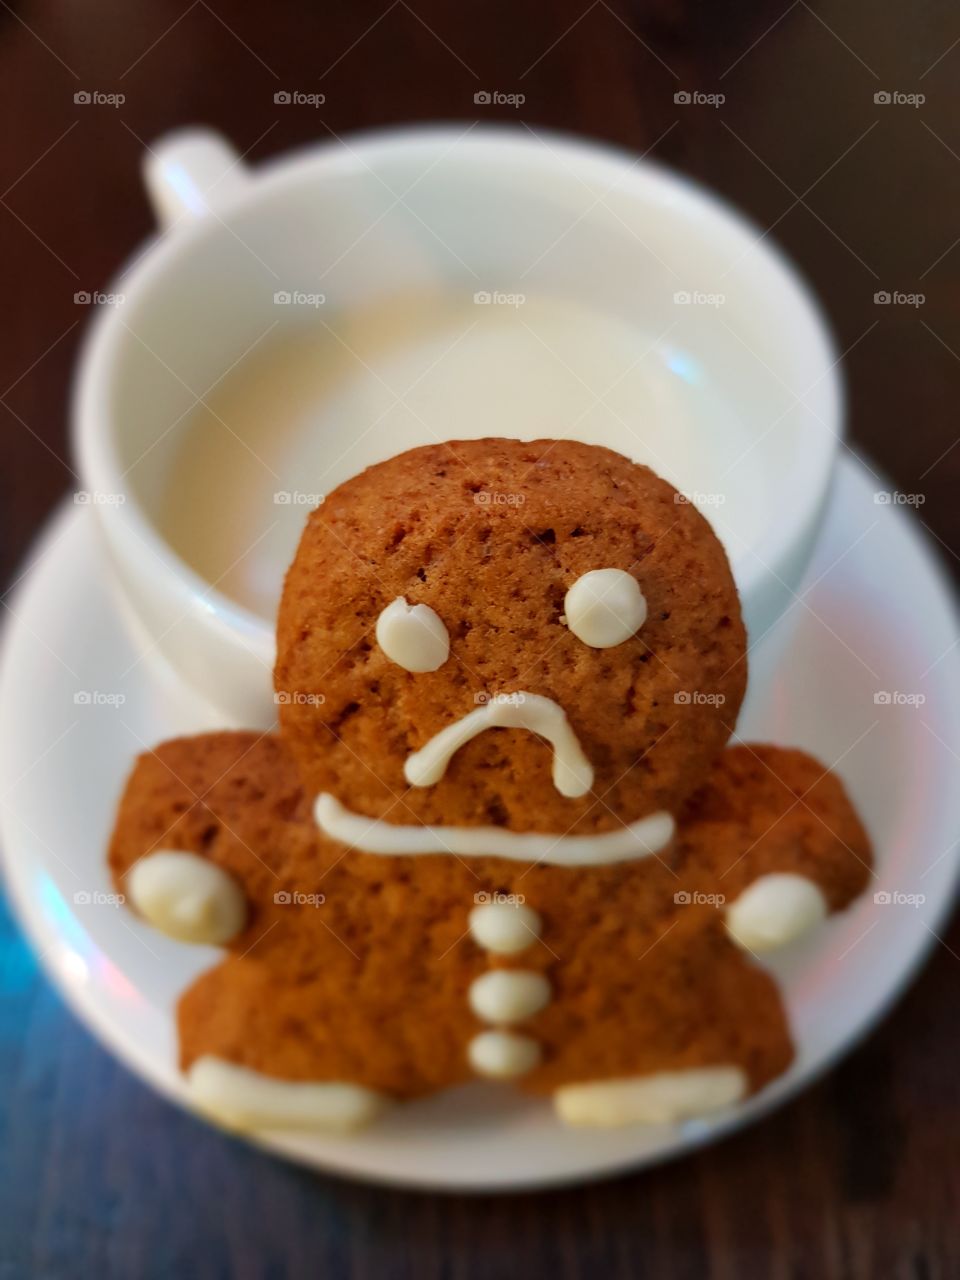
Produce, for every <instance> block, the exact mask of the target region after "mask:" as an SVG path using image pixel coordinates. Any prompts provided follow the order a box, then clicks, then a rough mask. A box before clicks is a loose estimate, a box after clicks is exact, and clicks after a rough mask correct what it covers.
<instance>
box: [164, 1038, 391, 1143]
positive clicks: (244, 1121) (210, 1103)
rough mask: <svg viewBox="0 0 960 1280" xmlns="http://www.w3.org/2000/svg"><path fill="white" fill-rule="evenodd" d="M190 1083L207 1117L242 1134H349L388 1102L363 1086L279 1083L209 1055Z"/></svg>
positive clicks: (194, 1067) (199, 1061)
mask: <svg viewBox="0 0 960 1280" xmlns="http://www.w3.org/2000/svg"><path fill="white" fill-rule="evenodd" d="M187 1081H188V1083H189V1085H190V1091H191V1093H192V1094H193V1097H194V1099H195V1100H196V1102H197V1103H198V1105H199V1106H200V1107H202V1108H203V1110H204V1111H207V1112H208V1113H209V1114H210V1115H212V1116H215V1117H216V1118H217V1119H218V1120H220V1121H222V1122H223V1123H224V1124H227V1125H230V1126H231V1127H233V1128H240V1129H279V1128H296V1129H301V1128H307V1129H333V1130H336V1131H338V1132H343V1131H345V1130H348V1129H358V1128H360V1126H361V1125H365V1124H369V1123H370V1121H371V1120H373V1119H374V1117H375V1116H376V1115H378V1114H379V1113H380V1111H382V1110H383V1108H384V1106H386V1104H387V1101H388V1099H387V1098H386V1097H384V1096H383V1095H382V1094H379V1093H375V1092H374V1091H373V1090H372V1089H365V1088H363V1087H362V1086H361V1085H356V1084H341V1083H339V1082H337V1081H331V1082H330V1083H322V1084H314V1083H303V1082H301V1081H298V1080H296V1081H295V1080H276V1079H273V1078H271V1077H270V1076H265V1075H261V1074H260V1072H259V1071H251V1069H250V1068H249V1067H241V1066H238V1065H237V1064H236V1063H235V1062H227V1061H226V1060H225V1059H223V1058H216V1057H213V1056H211V1055H209V1054H208V1055H205V1056H204V1057H202V1058H198V1059H197V1060H196V1062H194V1063H193V1065H192V1066H191V1067H190V1070H189V1071H188V1072H187Z"/></svg>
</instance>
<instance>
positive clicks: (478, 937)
mask: <svg viewBox="0 0 960 1280" xmlns="http://www.w3.org/2000/svg"><path fill="white" fill-rule="evenodd" d="M469 924H470V936H471V937H472V938H473V940H474V942H475V943H476V944H477V946H479V947H483V948H484V949H485V950H487V951H493V952H495V953H496V954H497V955H501V956H512V955H515V954H516V953H517V952H518V951H524V950H525V949H526V948H527V947H529V946H531V945H532V944H533V943H534V942H536V940H537V939H538V938H539V937H540V929H541V922H540V917H539V916H538V915H537V913H536V911H534V910H533V908H532V907H528V906H525V905H524V903H522V902H486V903H483V904H482V905H481V906H479V907H474V908H473V910H472V911H471V912H470V916H469Z"/></svg>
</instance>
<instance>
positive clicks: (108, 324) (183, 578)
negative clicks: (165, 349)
mask: <svg viewBox="0 0 960 1280" xmlns="http://www.w3.org/2000/svg"><path fill="white" fill-rule="evenodd" d="M175 132H177V133H190V132H193V131H192V130H178V131H175ZM168 136H171V137H172V136H173V135H168ZM344 141H345V142H346V143H347V145H344ZM451 142H452V143H453V144H454V147H463V148H465V149H467V150H469V151H472V152H473V153H474V155H479V154H480V153H483V152H488V153H490V155H491V158H494V159H496V160H500V161H502V160H503V159H504V157H505V155H507V154H509V153H512V154H513V156H514V157H515V158H518V159H523V160H525V161H528V162H529V160H530V159H531V158H532V157H533V156H536V158H537V159H538V160H539V161H540V162H543V160H544V154H545V152H546V155H547V157H548V158H549V162H550V163H552V164H554V165H559V164H561V159H560V157H559V156H558V155H557V154H555V153H557V152H559V153H562V157H563V159H565V160H567V161H569V162H571V165H575V166H576V172H577V174H578V176H580V177H581V178H583V177H589V176H591V174H592V175H593V176H595V177H597V178H602V177H606V178H608V179H613V178H616V182H615V184H614V185H615V186H616V187H617V188H618V190H620V191H621V192H624V193H626V194H628V195H631V194H632V195H633V196H635V197H646V198H647V199H648V200H649V199H650V197H651V196H654V197H659V198H660V199H661V200H664V201H666V202H669V203H672V204H673V205H674V206H676V207H682V208H683V209H684V211H685V212H687V213H689V214H692V215H693V216H694V217H695V218H697V219H699V221H700V222H701V223H704V224H707V223H710V222H711V221H713V222H716V221H718V220H719V221H720V222H721V223H723V224H725V226H726V228H727V229H728V230H729V231H731V232H733V233H734V234H735V235H738V236H739V237H742V238H744V239H745V242H746V243H747V244H749V246H750V250H751V252H753V253H755V254H756V255H757V257H758V260H759V263H760V269H761V271H762V272H763V274H765V275H767V276H768V277H769V278H770V283H771V287H772V288H775V289H776V290H777V292H778V295H779V296H780V298H781V299H782V300H783V301H784V302H785V303H786V305H787V306H788V307H789V310H790V312H791V319H792V320H793V321H794V322H798V323H799V324H800V325H801V326H802V327H803V329H804V330H805V332H804V336H803V341H804V342H806V343H807V344H811V343H812V344H813V346H814V347H815V348H816V347H819V349H820V351H819V354H820V356H821V358H822V363H823V364H824V371H823V373H822V374H821V375H820V377H819V378H818V379H817V380H816V382H814V383H813V384H812V385H811V390H812V389H813V387H816V386H817V385H818V384H819V383H820V382H824V383H825V384H826V386H825V390H824V395H825V401H826V412H825V416H824V417H823V418H820V416H819V415H815V417H816V419H817V422H818V423H819V424H820V429H818V430H816V431H814V432H812V433H811V435H810V439H809V441H808V442H807V445H806V447H807V449H809V450H810V451H811V456H810V458H809V462H808V466H807V479H806V483H805V485H804V486H802V487H798V490H797V491H795V493H796V492H799V493H801V494H804V495H805V501H804V502H802V503H797V502H796V501H794V502H792V503H791V504H790V505H789V506H788V507H786V508H785V510H784V511H783V512H782V513H781V520H780V524H779V527H778V531H777V533H776V534H775V535H774V536H773V538H772V539H770V538H768V539H767V540H766V541H765V543H764V546H765V553H766V559H765V560H764V561H763V562H759V563H760V568H752V566H751V565H750V564H742V568H741V574H742V583H741V584H738V585H739V594H740V595H741V597H746V595H747V593H748V591H749V590H750V589H751V587H753V586H755V585H758V584H759V581H760V580H762V578H763V577H764V575H765V574H766V573H768V572H770V571H771V565H775V564H781V565H782V564H783V562H784V561H785V560H786V559H788V557H789V556H790V554H791V552H792V551H793V550H794V549H795V548H796V547H797V546H798V545H799V544H800V543H801V542H802V541H803V538H804V536H805V534H808V533H809V530H810V527H811V523H812V521H814V520H815V519H816V517H817V514H818V513H819V512H820V511H821V510H822V507H823V503H824V501H825V498H826V495H827V492H828V488H829V482H830V477H831V474H832V471H833V466H834V462H835V458H836V455H837V452H838V449H839V445H840V442H841V440H842V438H843V434H844V430H843V428H844V409H845V396H844V387H843V381H842V378H841V377H840V375H839V374H838V372H837V369H838V365H839V357H838V356H837V354H836V352H837V348H836V343H835V342H834V339H833V334H832V331H831V328H830V324H829V322H828V320H827V317H826V314H825V313H824V311H823V308H822V307H821V305H820V303H819V300H818V299H817V297H816V295H815V294H814V292H813V290H812V289H811V287H810V285H809V284H808V283H807V281H806V279H805V278H804V277H803V275H802V274H801V273H800V271H799V270H798V268H797V267H796V266H795V265H794V263H793V261H792V260H791V259H790V258H789V256H788V255H787V254H786V252H785V251H784V250H783V249H782V248H781V247H780V246H779V245H777V244H775V243H771V241H770V239H769V237H768V236H766V234H765V233H764V232H763V231H762V230H761V228H759V227H758V225H757V224H756V223H755V222H754V221H753V220H752V219H751V218H750V217H749V216H747V215H746V214H744V213H743V212H741V211H740V209H739V208H737V207H736V206H735V205H733V204H732V203H730V202H729V201H728V200H727V199H726V198H725V197H724V196H722V195H719V194H718V193H716V192H715V191H713V190H712V189H711V188H709V187H707V186H705V185H703V184H702V183H700V182H699V181H698V180H696V179H694V178H691V177H689V176H687V175H686V174H683V173H680V172H679V171H677V170H674V169H673V168H671V167H670V166H668V165H665V164H663V163H662V162H660V161H658V160H654V159H651V158H650V157H648V156H646V155H641V156H639V157H637V156H634V155H633V154H632V153H631V152H630V151H628V150H626V149H625V148H623V147H620V146H617V145H615V144H612V143H609V142H606V141H602V140H599V141H596V140H593V139H590V138H584V137H580V136H578V135H575V134H568V133H564V132H562V131H557V130H538V131H537V133H536V134H535V135H534V134H531V133H530V132H529V131H527V130H523V129H521V128H519V127H518V126H516V125H511V124H481V125H475V126H474V127H473V128H468V129H466V130H464V129H463V127H462V123H456V122H447V123H444V124H439V125H426V126H421V125H409V126H400V127H387V128H374V129H369V130H361V131H357V132H355V133H351V134H348V135H347V136H346V139H343V140H342V139H333V138H331V139H322V140H320V141H317V142H311V143H306V144H304V145H302V146H300V147H296V148H293V149H290V150H288V151H285V152H282V153H280V154H279V155H277V156H274V157H270V158H268V159H267V160H266V161H264V162H263V163H262V164H259V165H258V166H257V167H256V168H251V169H249V170H247V171H246V181H245V182H244V183H243V184H242V186H241V187H240V188H239V189H237V190H234V191H232V192H231V193H228V194H226V195H225V196H224V198H223V200H222V201H221V202H220V203H218V206H217V212H218V218H212V217H210V216H209V215H203V214H201V215H199V216H197V217H195V218H192V219H190V220H189V221H188V222H186V224H185V225H183V226H179V227H177V228H176V229H175V230H174V231H172V232H169V233H164V232H163V231H158V232H157V233H155V234H154V235H153V236H151V237H150V238H148V240H147V241H146V242H145V243H144V244H143V245H142V246H141V247H140V249H139V250H138V251H137V253H136V254H135V256H134V258H133V260H132V261H131V262H129V263H128V264H127V265H126V267H124V268H121V270H120V271H119V272H118V277H117V283H118V284H119V283H120V281H122V285H123V292H124V294H125V295H128V296H129V295H130V294H133V293H136V294H138V295H140V296H143V295H144V294H147V293H148V291H149V290H150V288H151V287H152V286H153V285H154V284H155V282H156V281H157V280H158V279H159V278H160V277H161V276H162V275H163V273H165V272H166V270H167V269H168V267H169V265H170V263H171V262H172V261H173V260H174V259H175V258H176V257H177V256H178V255H183V254H184V253H185V252H187V251H188V250H190V249H191V248H193V247H195V246H196V245H197V244H198V243H202V242H203V241H204V240H205V239H207V238H208V237H210V236H214V235H222V234H223V228H222V226H221V224H220V221H219V215H222V216H223V217H228V216H229V215H230V213H231V212H238V211H240V210H243V211H244V212H246V211H249V210H254V209H257V208H258V207H259V208H260V209H261V210H262V209H264V208H265V207H268V206H269V205H271V204H273V203H275V202H276V201H277V200H282V199H283V196H284V194H285V193H286V192H287V191H288V190H290V189H291V188H293V187H296V186H298V185H300V184H302V183H304V182H316V181H322V180H323V179H324V178H326V177H329V176H331V175H333V174H335V173H337V172H338V171H340V172H344V171H350V170H351V169H356V168H357V167H363V166H365V165H366V164H368V163H369V162H370V160H371V158H375V156H376V153H377V152H379V151H390V152H396V151H399V150H400V149H403V148H408V149H410V148H423V149H424V150H427V151H429V150H430V149H431V148H433V149H435V148H436V147H437V146H438V145H440V144H446V145H448V146H449V144H450V143H451ZM454 147H450V151H451V153H452V151H453V149H454ZM785 327H786V325H785ZM123 332H124V326H123V325H122V323H121V322H120V319H119V318H118V317H117V316H116V315H115V314H114V313H113V312H112V310H108V309H101V310H99V311H98V313H97V315H96V316H95V317H94V319H93V322H92V323H91V324H90V326H89V328H88V330H87V333H86V334H85V335H84V339H83V342H82V344H81V349H80V356H79V362H78V370H77V374H76V377H75V381H74V386H73V394H72V404H71V419H72V438H73V447H74V451H75V453H76V456H77V458H78V460H79V468H80V472H81V475H82V476H83V477H84V480H85V481H88V482H89V483H90V485H91V487H92V488H93V490H94V491H98V492H106V493H122V494H123V495H124V503H123V508H124V511H123V519H124V521H125V523H127V524H128V525H129V526H130V527H131V529H132V532H133V534H134V536H135V537H136V538H137V539H138V540H139V541H140V542H141V543H142V544H143V545H144V546H145V547H146V549H147V550H148V551H149V552H151V553H152V558H154V559H155V560H156V561H158V562H159V563H160V564H161V565H162V566H163V568H164V570H165V571H166V574H167V578H168V580H169V583H170V584H171V585H172V587H173V589H174V591H175V592H176V593H177V595H178V596H180V597H181V598H182V600H183V603H184V613H185V614H186V613H188V612H190V610H191V609H192V608H193V607H194V606H195V605H196V604H197V603H198V602H202V606H203V609H204V611H205V612H206V613H207V614H212V615H213V616H214V617H215V618H216V619H217V620H218V621H219V622H220V623H221V624H223V625H224V626H226V627H227V628H228V629H230V630H233V631H235V632H238V633H240V634H241V635H242V636H243V638H244V642H245V643H246V644H248V645H250V646H252V647H253V648H254V649H255V650H257V651H258V653H260V654H261V656H266V657H269V658H270V659H271V660H272V655H273V649H274V634H275V619H271V618H266V617H264V616H263V615H261V614H259V613H257V612H255V611H254V610H253V609H251V608H249V607H248V606H246V605H243V604H241V603H240V602H239V601H237V600H235V599H233V598H232V597H230V596H228V595H226V594H225V593H224V592H222V591H220V590H219V589H218V588H217V587H216V586H215V585H213V584H211V583H210V582H208V581H207V580H206V579H205V578H204V577H203V576H202V575H201V574H200V573H198V572H197V571H196V570H195V569H194V568H193V567H192V566H191V565H189V564H188V563H187V562H186V561H185V560H184V559H183V558H182V557H181V556H180V555H179V554H178V553H177V552H176V551H174V549H173V548H172V546H171V545H170V543H169V542H168V541H167V540H166V539H165V538H163V536H162V535H161V533H160V532H159V530H158V529H157V528H156V527H155V525H154V524H153V522H152V521H151V520H150V519H149V518H148V516H147V515H146V513H145V512H144V511H143V509H142V507H141V505H140V503H139V501H138V500H137V499H136V497H135V496H134V494H133V493H131V489H130V486H129V485H128V484H127V483H126V481H125V479H124V474H123V472H122V471H121V467H120V460H119V457H118V454H117V450H116V448H115V443H114V434H115V431H116V424H115V423H108V422H107V421H106V415H105V414H103V413H102V406H103V405H104V403H106V402H107V400H108V391H109V388H110V385H111V382H112V379H113V378H114V377H115V369H116V360H117V358H118V347H119V344H120V342H121V341H122V335H123ZM820 362H821V361H819V360H818V363H820ZM798 403H799V402H798ZM814 453H815V456H814ZM768 562H769V563H768ZM773 572H774V573H776V570H773ZM791 589H792V588H791Z"/></svg>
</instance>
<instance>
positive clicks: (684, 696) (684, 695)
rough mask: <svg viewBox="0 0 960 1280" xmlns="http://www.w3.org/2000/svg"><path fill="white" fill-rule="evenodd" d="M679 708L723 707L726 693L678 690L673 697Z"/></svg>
mask: <svg viewBox="0 0 960 1280" xmlns="http://www.w3.org/2000/svg"><path fill="white" fill-rule="evenodd" d="M673 700H674V702H675V703H676V704H677V706H678V707H722V706H723V704H724V703H725V702H726V700H727V695H726V694H725V693H706V692H704V690H703V689H678V690H677V692H676V693H675V694H674V695H673Z"/></svg>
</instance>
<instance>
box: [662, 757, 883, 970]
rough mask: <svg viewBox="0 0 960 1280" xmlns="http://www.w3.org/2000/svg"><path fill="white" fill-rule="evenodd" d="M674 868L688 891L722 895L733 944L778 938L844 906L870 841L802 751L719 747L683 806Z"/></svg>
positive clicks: (783, 941) (833, 785)
mask: <svg viewBox="0 0 960 1280" xmlns="http://www.w3.org/2000/svg"><path fill="white" fill-rule="evenodd" d="M676 870H677V874H678V876H679V877H680V882H681V883H682V885H683V887H684V890H685V891H686V892H687V893H688V894H689V895H690V898H691V900H696V899H695V895H697V894H700V895H703V897H704V899H706V900H711V901H715V902H719V903H722V904H723V905H724V908H725V916H726V921H727V927H728V929H729V932H730V936H731V938H732V939H733V940H734V942H735V943H737V945H739V946H741V947H743V948H744V949H745V950H748V951H752V952H762V951H768V950H772V949H774V948H777V947H781V946H785V945H787V944H788V943H790V942H793V941H794V940H795V939H797V938H799V937H801V936H802V935H804V934H806V933H808V932H809V931H810V930H811V929H813V928H815V927H816V926H817V925H818V924H819V923H820V922H821V921H822V920H824V919H825V917H826V916H827V915H828V913H829V912H831V911H839V910H841V909H842V908H843V907H845V906H847V905H848V904H849V903H850V902H851V901H852V899H853V898H854V897H856V895H857V894H858V893H860V892H861V891H862V889H863V888H864V886H865V885H866V883H867V881H868V879H869V876H870V875H871V874H872V872H871V851H870V842H869V840H868V838H867V835H866V832H865V831H864V829H863V826H862V825H861V823H860V821H859V819H858V818H857V815H856V812H855V811H854V809H853V806H852V805H851V804H850V801H849V800H848V798H847V795H846V793H845V791H844V788H843V785H842V783H841V782H840V780H839V778H837V777H836V775H834V774H832V773H831V772H830V771H829V770H826V769H824V767H823V766H822V765H821V764H819V763H818V762H817V761H816V760H814V759H813V758H812V757H810V756H808V755H805V754H804V753H803V752H800V751H791V750H785V749H782V748H777V747H768V746H759V745H758V746H746V745H745V746H738V747H733V748H731V749H729V750H728V751H726V752H724V754H723V755H722V756H721V757H720V759H719V761H718V762H717V764H716V766H715V767H714V770H713V773H712V774H711V777H710V778H709V780H708V782H707V784H706V785H705V786H704V787H703V788H702V789H701V790H700V791H699V792H698V793H697V795H696V796H694V797H693V799H692V800H691V801H690V802H689V803H688V806H687V808H686V811H685V812H684V814H683V815H682V816H681V822H680V830H679V835H678V842H677V859H676Z"/></svg>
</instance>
